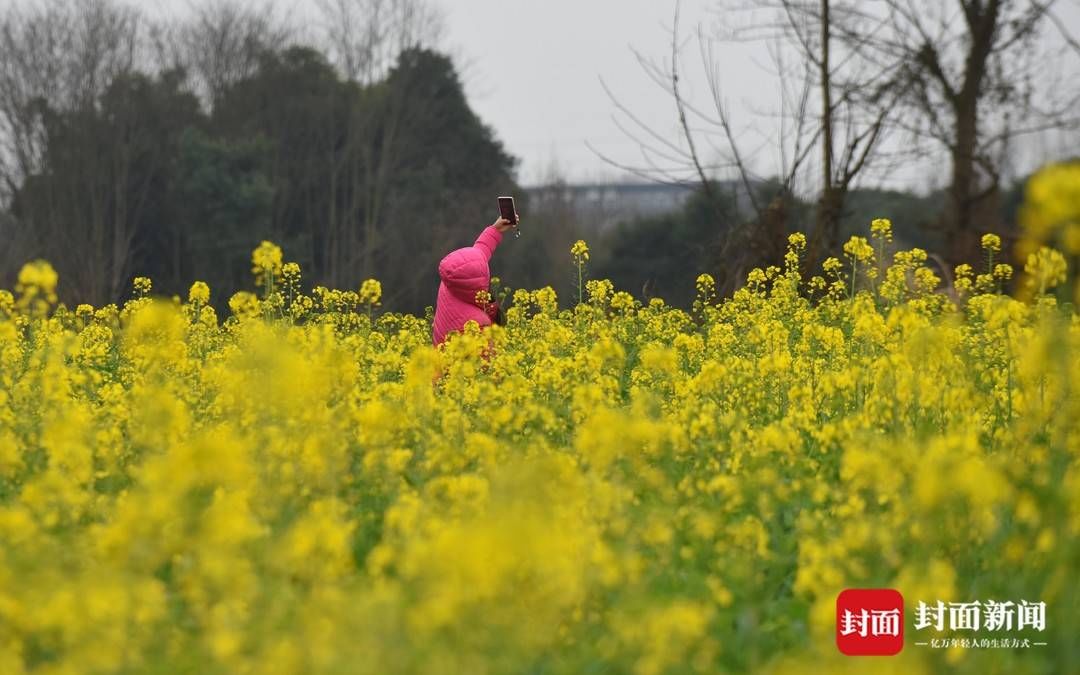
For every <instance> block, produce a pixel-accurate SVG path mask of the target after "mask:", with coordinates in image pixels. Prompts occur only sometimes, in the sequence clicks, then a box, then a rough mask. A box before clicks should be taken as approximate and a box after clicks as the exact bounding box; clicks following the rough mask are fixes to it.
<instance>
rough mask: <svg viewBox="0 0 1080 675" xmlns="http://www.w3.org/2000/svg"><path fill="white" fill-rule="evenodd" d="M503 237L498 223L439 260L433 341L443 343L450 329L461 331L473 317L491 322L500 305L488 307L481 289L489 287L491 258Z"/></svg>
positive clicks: (475, 319)
mask: <svg viewBox="0 0 1080 675" xmlns="http://www.w3.org/2000/svg"><path fill="white" fill-rule="evenodd" d="M501 241H502V232H499V230H497V229H496V228H495V226H494V225H489V226H488V227H486V228H484V231H483V232H481V233H480V236H479V237H477V238H476V243H475V244H473V245H472V246H468V247H466V248H459V249H457V250H456V251H451V252H450V253H448V254H447V255H446V257H445V258H443V259H442V261H440V262H439V278H440V279H441V281H440V282H439V296H438V298H437V299H436V301H435V321H434V324H433V325H432V327H431V328H432V330H431V343H432V344H433V345H436V346H437V345H439V344H441V343H442V342H443V341H444V340H446V335H447V333H450V332H452V331H460V330H462V329H463V328H464V327H465V322H466V321H469V320H470V319H471V320H473V321H475V322H476V323H478V324H479V325H481V326H490V325H491V323H492V318H493V317H494V316H495V312H496V311H497V306H496V305H495V303H494V302H492V303H489V304H488V306H487V308H484V307H482V306H481V305H479V304H478V303H477V301H476V294H477V292H479V291H487V290H489V286H490V284H491V270H490V269H489V268H488V261H489V260H491V255H492V254H493V253H495V249H496V248H497V247H498V246H499V242H501Z"/></svg>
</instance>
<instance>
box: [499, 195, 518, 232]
mask: <svg viewBox="0 0 1080 675" xmlns="http://www.w3.org/2000/svg"><path fill="white" fill-rule="evenodd" d="M499 215H500V216H502V217H503V218H506V219H507V220H509V221H510V223H511V224H513V225H517V224H518V217H517V209H516V208H514V198H513V197H499Z"/></svg>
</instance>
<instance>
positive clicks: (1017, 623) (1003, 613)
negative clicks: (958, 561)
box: [915, 600, 1046, 631]
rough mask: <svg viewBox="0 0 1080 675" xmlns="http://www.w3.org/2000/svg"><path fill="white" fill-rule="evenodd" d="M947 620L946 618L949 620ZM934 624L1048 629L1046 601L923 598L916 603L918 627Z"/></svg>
mask: <svg viewBox="0 0 1080 675" xmlns="http://www.w3.org/2000/svg"><path fill="white" fill-rule="evenodd" d="M946 620H947V622H946ZM925 628H933V629H934V630H936V631H942V630H945V629H946V628H948V629H949V630H972V631H977V630H988V631H1011V630H1013V629H1014V628H1015V630H1023V629H1025V628H1032V629H1034V630H1037V631H1043V630H1045V629H1046V603H1045V602H1028V601H1027V600H1021V601H1020V602H1019V603H1014V602H1011V601H1006V602H997V601H994V600H986V601H984V602H979V601H975V602H950V603H948V604H946V603H944V602H942V601H940V600H938V601H937V603H936V604H934V605H927V604H926V603H925V602H923V601H922V600H920V601H919V604H918V605H917V606H916V607H915V630H923V629H925Z"/></svg>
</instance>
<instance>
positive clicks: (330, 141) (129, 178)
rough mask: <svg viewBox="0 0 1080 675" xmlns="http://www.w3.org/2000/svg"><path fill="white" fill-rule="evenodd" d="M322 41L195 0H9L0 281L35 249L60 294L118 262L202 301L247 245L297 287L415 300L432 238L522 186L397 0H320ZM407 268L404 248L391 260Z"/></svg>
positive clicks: (1, 117)
mask: <svg viewBox="0 0 1080 675" xmlns="http://www.w3.org/2000/svg"><path fill="white" fill-rule="evenodd" d="M321 9H322V11H323V13H324V18H325V19H326V25H328V26H330V28H329V29H328V30H327V31H326V33H325V34H324V35H321V36H318V37H316V38H311V37H309V38H308V41H305V40H303V39H301V37H300V36H297V35H295V34H294V33H293V32H292V30H291V29H290V27H289V26H290V23H289V22H288V21H287V20H285V19H277V18H275V16H274V14H273V13H272V12H270V11H267V9H266V8H264V7H256V8H248V7H244V6H242V5H239V4H233V3H228V2H217V1H211V2H207V3H204V4H203V5H200V6H197V7H196V8H195V9H194V11H193V12H192V14H191V15H190V16H188V17H185V18H184V19H182V20H176V21H172V22H170V23H165V22H162V21H160V20H156V19H152V18H151V17H148V16H146V15H144V14H142V13H141V12H140V11H138V10H136V9H133V8H131V7H129V6H126V5H122V4H119V3H118V2H113V1H112V0H85V1H80V2H75V1H68V0H46V1H45V2H39V3H36V4H26V3H24V4H21V5H16V6H14V7H10V8H9V9H8V10H7V11H6V12H5V13H4V15H3V17H2V22H0V125H2V126H0V138H2V140H3V147H2V150H0V179H2V186H3V187H2V190H0V198H2V200H3V216H0V218H2V220H0V233H2V236H3V237H4V240H5V243H6V246H5V256H4V261H3V262H4V267H3V270H4V272H5V273H6V275H7V277H8V278H7V279H4V281H5V282H7V283H9V284H10V282H11V281H12V279H11V275H12V274H13V273H14V271H15V270H17V269H18V265H19V264H20V263H21V262H22V261H25V260H27V259H30V258H37V257H41V258H45V259H47V260H49V261H50V262H52V263H53V265H54V266H55V267H56V268H57V270H58V272H59V273H60V276H61V280H62V284H61V297H62V299H65V300H68V301H71V302H74V301H78V302H91V303H95V304H101V303H105V302H111V301H115V300H117V299H120V298H122V297H124V295H125V294H126V293H128V292H129V290H130V284H131V280H132V278H133V277H134V276H138V275H145V276H149V277H151V278H152V279H153V281H154V284H155V292H160V293H166V294H172V293H177V294H182V293H184V292H185V291H186V288H187V285H188V284H190V283H191V282H192V281H193V280H195V279H201V280H204V281H206V282H208V283H209V284H210V286H211V288H212V289H213V290H214V292H215V301H216V302H218V303H223V302H224V301H225V300H226V299H227V297H228V294H231V293H232V292H233V291H235V290H238V289H241V288H246V287H249V286H250V278H251V263H250V254H251V251H252V249H253V248H254V247H255V246H256V245H258V243H259V241H261V240H263V239H269V240H272V241H274V242H275V243H277V244H279V245H280V246H282V248H283V249H284V251H285V254H286V258H287V259H288V260H292V261H295V262H298V263H300V265H301V267H302V268H303V269H304V270H305V274H306V277H307V279H306V282H307V283H308V284H312V285H314V284H321V285H325V286H328V287H336V288H357V287H358V285H359V283H360V282H361V280H363V279H365V278H369V277H375V278H378V279H380V280H381V281H382V283H383V288H384V298H385V302H386V304H388V305H392V306H393V307H395V308H398V309H407V310H412V311H423V307H424V306H425V305H427V304H431V303H432V301H433V295H434V291H433V290H432V289H433V288H434V287H435V286H436V285H437V281H438V280H437V276H436V271H435V270H436V263H437V261H438V259H439V257H440V256H441V255H443V254H444V253H445V251H447V250H449V249H452V248H455V247H456V246H460V245H464V244H466V243H471V241H465V240H466V239H469V236H470V235H472V236H475V233H476V232H477V231H478V229H479V227H480V226H482V225H484V224H488V223H489V222H490V221H491V220H493V218H494V216H493V214H494V213H495V211H496V209H495V207H494V196H495V195H498V194H503V193H513V192H515V191H516V190H517V186H516V184H515V181H514V168H515V160H514V159H513V158H512V157H511V156H510V155H509V154H508V153H507V152H506V151H505V149H504V148H503V146H502V144H501V143H500V142H499V141H498V140H497V139H496V138H495V136H494V134H493V133H492V131H491V129H489V128H487V127H486V126H485V125H484V124H483V123H482V122H481V121H480V120H479V119H478V118H477V117H476V115H475V114H474V113H473V112H472V110H471V109H470V108H469V105H468V103H467V101H466V99H465V95H464V92H463V89H462V84H461V81H460V78H459V76H458V74H457V72H456V70H455V67H454V64H453V62H452V60H451V59H450V57H448V56H447V55H446V54H443V53H441V52H440V51H438V50H437V49H435V48H433V47H432V46H431V45H430V42H431V41H432V32H433V27H434V26H437V22H435V21H434V20H433V18H432V16H431V15H430V14H429V13H428V12H429V10H427V9H426V6H425V5H423V4H421V3H419V2H412V1H410V0H353V1H352V2H345V1H344V0H334V1H332V2H331V1H330V0H326V1H325V2H323V3H322V5H321ZM403 261H407V262H403Z"/></svg>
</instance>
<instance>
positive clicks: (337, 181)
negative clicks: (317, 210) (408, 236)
mask: <svg viewBox="0 0 1080 675" xmlns="http://www.w3.org/2000/svg"><path fill="white" fill-rule="evenodd" d="M317 5H318V7H319V9H320V11H321V13H322V17H323V21H324V30H325V36H324V42H325V43H327V47H328V51H329V54H330V58H331V60H332V61H333V62H334V63H335V65H336V66H337V68H338V70H339V71H340V72H341V73H342V74H343V75H344V77H345V78H346V79H347V80H348V81H350V82H353V83H355V84H356V85H357V86H358V87H359V89H358V92H359V94H358V95H357V96H355V97H354V98H353V99H352V100H351V101H350V104H351V105H352V108H351V110H350V112H349V114H348V115H347V116H346V117H345V118H343V120H342V124H341V125H340V126H339V127H338V128H335V129H331V130H330V132H331V133H334V134H336V136H337V137H338V139H339V146H340V147H341V148H342V151H341V152H337V153H333V154H332V155H331V156H329V157H328V158H327V162H328V163H329V169H330V170H329V175H330V182H331V185H332V188H333V190H332V193H333V194H337V193H338V191H339V186H340V188H341V191H342V192H344V196H343V199H342V200H340V202H339V200H336V199H335V200H330V203H329V204H327V205H326V207H327V214H326V217H327V236H326V237H325V239H324V245H323V249H324V250H323V255H324V257H325V259H326V260H327V267H328V269H329V270H330V277H331V280H332V281H336V280H338V279H339V278H340V277H341V276H342V275H345V274H347V273H348V272H349V271H350V270H353V269H355V268H357V267H359V268H360V269H361V270H363V274H365V275H370V274H374V269H375V260H376V255H377V253H378V252H379V251H380V248H381V246H382V237H381V236H380V231H379V230H380V228H381V226H382V219H383V212H384V206H385V198H386V195H387V192H388V185H389V181H390V180H391V179H392V177H393V174H394V167H395V166H396V163H397V155H398V153H399V147H398V146H399V145H400V143H401V139H402V132H403V125H405V124H407V121H408V117H409V112H410V110H411V109H413V108H415V106H416V101H410V100H407V98H406V97H405V95H404V94H405V91H407V87H394V88H390V89H388V88H386V87H381V86H378V84H379V83H380V82H382V81H384V80H385V79H386V77H387V75H388V74H389V72H390V69H391V68H392V67H393V66H394V64H395V63H396V62H397V59H398V57H399V55H400V54H401V53H402V52H404V51H405V50H408V49H414V48H420V47H425V46H434V45H436V44H437V43H438V41H439V40H440V39H441V36H442V31H443V17H442V14H441V13H440V12H439V11H438V10H437V9H436V8H435V7H434V6H433V5H431V4H430V3H428V2H427V1H426V0H318V2H317Z"/></svg>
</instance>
